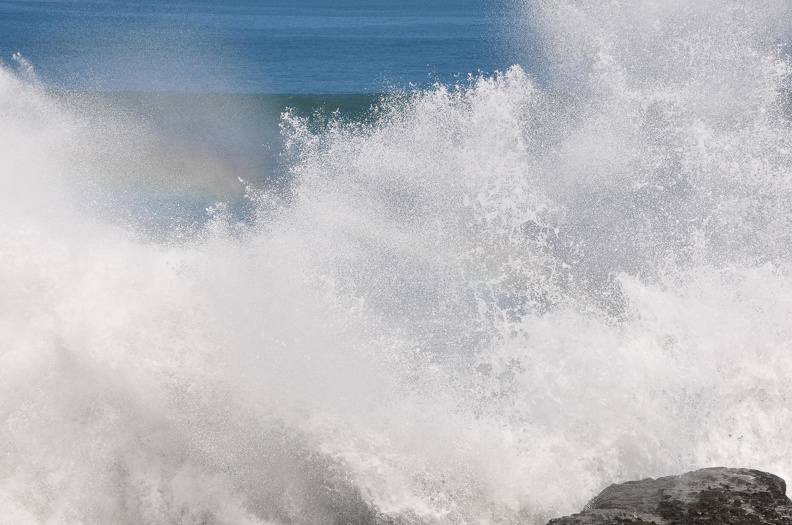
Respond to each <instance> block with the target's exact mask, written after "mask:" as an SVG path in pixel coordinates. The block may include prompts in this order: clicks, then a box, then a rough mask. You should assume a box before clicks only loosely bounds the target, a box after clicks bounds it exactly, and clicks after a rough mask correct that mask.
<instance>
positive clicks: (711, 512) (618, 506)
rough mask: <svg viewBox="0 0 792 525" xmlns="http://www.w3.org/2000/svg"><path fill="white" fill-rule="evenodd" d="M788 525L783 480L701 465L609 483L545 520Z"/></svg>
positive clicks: (564, 523) (590, 524) (605, 524)
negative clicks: (573, 510) (573, 509)
mask: <svg viewBox="0 0 792 525" xmlns="http://www.w3.org/2000/svg"><path fill="white" fill-rule="evenodd" d="M617 524H618V525H765V524H767V525H771V524H772V525H792V501H790V500H789V498H787V497H786V484H785V483H784V480H783V479H781V478H779V477H778V476H774V475H773V474H768V473H766V472H761V471H758V470H749V469H733V468H706V469H702V470H697V471H695V472H689V473H687V474H683V475H681V476H668V477H665V478H658V479H651V478H649V479H644V480H641V481H629V482H627V483H622V484H620V485H611V486H610V487H608V488H606V489H605V490H603V491H602V493H600V495H599V496H597V497H596V498H594V499H593V500H591V501H590V502H589V503H588V505H586V507H585V509H584V510H583V512H581V513H580V514H574V515H572V516H566V517H564V518H558V519H554V520H551V521H550V523H549V524H548V525H617Z"/></svg>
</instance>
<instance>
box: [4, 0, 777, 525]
mask: <svg viewBox="0 0 792 525" xmlns="http://www.w3.org/2000/svg"><path fill="white" fill-rule="evenodd" d="M782 4H783V3H782V2H775V3H773V2H764V3H756V2H752V3H749V2H737V1H725V0H722V1H721V0H711V1H707V2H702V3H697V4H696V5H695V6H692V5H689V4H688V3H685V2H674V1H670V0H669V1H665V2H648V1H647V2H638V3H629V4H628V3H618V2H616V3H614V2H594V1H589V2H572V1H561V0H558V1H552V2H550V1H548V2H536V3H532V4H531V5H530V8H529V12H530V16H531V19H530V20H531V25H532V27H536V28H539V29H541V33H540V37H541V42H542V45H543V49H544V51H545V59H546V63H547V65H548V68H550V69H549V70H548V74H547V75H546V77H545V80H544V81H543V82H542V83H541V84H537V82H536V81H534V80H533V79H532V78H531V77H530V76H529V75H528V74H526V73H525V72H524V71H523V70H522V69H520V68H519V67H514V68H512V69H510V70H508V71H506V72H503V73H502V74H497V75H494V76H492V77H482V78H473V79H471V80H470V82H469V83H466V84H460V85H459V86H455V87H446V86H438V87H436V88H435V89H432V90H426V91H419V92H415V93H412V94H406V95H404V96H394V97H393V98H392V99H390V100H385V101H384V102H383V104H382V107H380V108H379V110H378V113H377V115H376V118H371V119H367V120H366V121H364V122H357V123H348V122H342V121H338V122H330V123H328V125H327V126H325V127H323V128H322V129H319V130H316V129H315V126H313V125H311V124H310V123H308V122H307V121H305V120H304V119H302V118H301V117H300V116H299V115H296V114H294V113H293V112H292V113H287V114H286V115H284V118H283V128H284V135H285V141H286V144H287V148H288V150H287V152H286V155H287V156H288V158H289V159H290V160H289V166H288V168H289V174H290V177H291V179H290V183H289V185H288V187H286V188H279V189H278V190H272V189H265V188H259V187H257V186H256V184H254V183H247V184H245V183H244V182H240V183H237V182H236V181H237V179H236V178H235V177H233V176H232V175H233V174H232V173H227V171H226V170H223V169H215V168H216V166H218V164H211V163H209V164H206V163H205V164H202V163H196V162H185V161H184V159H185V156H184V155H182V154H181V153H175V154H174V156H175V158H174V156H171V155H170V154H169V150H168V149H167V148H157V143H158V141H157V135H156V134H154V133H153V132H152V131H151V130H150V129H148V128H147V126H146V125H145V123H144V122H140V121H138V120H136V119H135V118H134V116H130V115H124V114H121V113H116V112H114V111H113V108H112V107H108V108H105V109H106V111H104V110H103V111H98V112H96V111H95V112H92V113H91V114H90V115H85V113H84V112H83V111H82V110H80V108H79V107H76V106H75V105H74V104H73V103H70V102H68V101H64V99H63V98H62V97H59V96H58V95H55V94H51V93H48V92H46V91H45V90H44V89H43V88H42V87H41V86H39V85H37V84H36V82H33V81H30V80H29V79H28V80H23V79H22V78H20V75H18V74H15V73H13V72H12V71H10V70H9V69H2V70H0V119H2V126H0V137H1V138H2V140H0V190H2V194H3V196H4V197H5V198H4V206H3V208H2V211H1V212H0V213H2V215H0V217H1V218H2V221H0V309H1V310H2V316H0V451H2V452H3V453H2V454H0V472H3V476H2V479H1V480H0V511H1V512H0V515H2V516H3V518H0V521H1V520H3V519H4V520H6V521H7V522H8V523H15V524H16V523H48V522H49V523H109V522H114V523H227V524H237V523H250V524H254V523H255V524H258V523H284V524H285V523H348V522H354V523H377V522H388V521H389V520H395V521H397V522H404V523H494V522H498V523H517V522H521V523H542V522H543V521H544V520H546V519H547V518H549V517H552V516H556V515H561V514H565V513H569V512H572V511H574V510H576V509H578V508H580V507H581V506H582V504H583V503H584V502H585V501H587V500H588V499H589V498H590V497H591V496H592V495H593V494H594V493H596V492H597V491H598V490H600V489H601V488H602V487H603V486H605V485H607V484H609V483H611V482H615V481H620V480H624V479H631V478H637V477H644V476H657V475H664V474H670V473H676V472H679V471H681V470H687V469H691V468H695V467H704V466H710V465H715V464H730V465H739V466H746V467H755V468H762V469H766V470H770V471H773V472H775V473H778V474H779V475H781V476H783V477H787V478H788V479H789V478H790V474H792V465H790V463H789V460H788V457H789V446H788V439H787V435H788V430H789V428H790V426H792V420H790V417H792V414H790V410H789V408H788V404H789V399H790V396H792V388H791V387H790V386H789V381H788V377H789V376H790V373H792V353H790V352H792V348H790V341H792V333H791V332H792V325H790V323H789V319H790V315H792V293H790V289H792V288H790V284H792V283H790V279H792V276H790V267H789V262H790V261H789V248H788V246H789V238H788V237H789V233H788V232H789V231H790V228H789V226H790V224H789V221H790V218H791V217H792V214H790V212H789V203H790V197H791V196H790V191H791V190H792V184H791V183H790V180H789V176H788V174H789V173H790V172H792V171H791V170H790V168H792V166H790V162H792V161H791V160H790V155H791V154H792V145H790V138H792V133H790V131H791V130H790V127H789V121H788V109H787V94H788V93H787V82H788V78H787V76H788V71H789V64H788V59H787V57H786V55H785V54H784V49H783V48H781V47H779V46H778V43H779V42H780V39H781V38H782V36H783V35H784V34H785V33H784V31H786V29H787V28H788V25H789V21H790V20H789V13H788V12H787V10H788V8H787V7H786V6H785V5H782ZM25 74H26V75H29V74H30V73H29V72H28V73H25ZM565 87H566V88H567V89H564V88H565ZM152 148H153V149H152ZM152 151H156V155H152V154H151V152H152ZM186 158H188V159H189V158H190V156H189V155H187V156H186ZM119 159H122V160H123V162H119ZM158 166H161V167H162V169H158ZM207 166H208V167H207ZM220 166H222V164H220ZM195 180H200V181H209V182H206V183H203V182H200V183H198V185H199V186H201V187H203V188H206V187H210V188H214V190H215V191H216V193H217V195H218V200H224V198H228V195H229V194H232V195H241V194H243V193H245V192H246V194H247V199H248V200H249V202H250V203H251V206H250V208H249V209H252V210H254V212H253V213H252V214H248V215H245V216H240V215H238V214H236V213H235V212H234V211H233V210H232V209H230V208H229V207H228V206H224V205H222V204H219V205H212V206H211V207H210V210H209V211H208V212H207V215H206V217H205V218H203V219H202V220H201V221H199V222H198V223H195V224H191V226H190V227H189V228H183V225H182V224H179V223H178V222H177V223H175V224H174V223H168V222H167V221H162V220H156V221H154V224H155V227H153V228H152V227H151V225H150V224H151V216H150V214H151V213H153V212H151V211H150V210H149V211H147V209H148V208H146V207H145V206H142V207H138V206H136V207H134V208H130V207H129V204H128V203H129V200H128V199H124V198H118V195H119V194H121V195H123V194H124V193H125V192H129V191H135V192H137V194H139V195H141V196H143V197H145V196H146V195H149V196H152V199H154V197H156V198H157V199H160V198H161V197H162V195H163V194H164V195H166V196H168V195H170V196H172V198H174V199H176V198H178V195H181V194H182V193H183V192H186V191H192V190H191V185H190V181H195ZM211 181H218V182H217V185H213V184H212V183H211ZM231 186H234V187H235V189H234V190H233V192H232V190H230V189H228V188H230V187H231ZM246 186H247V189H246ZM136 202H138V201H136ZM143 202H145V198H143ZM146 225H148V226H146ZM158 228H159V229H165V231H164V232H162V231H156V230H157V229H158ZM169 228H170V229H171V231H168V229H169Z"/></svg>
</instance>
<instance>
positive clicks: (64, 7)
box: [0, 0, 513, 94]
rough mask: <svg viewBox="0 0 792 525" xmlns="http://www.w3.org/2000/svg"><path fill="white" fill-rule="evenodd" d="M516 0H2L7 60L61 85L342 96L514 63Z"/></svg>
mask: <svg viewBox="0 0 792 525" xmlns="http://www.w3.org/2000/svg"><path fill="white" fill-rule="evenodd" d="M503 2H505V0H490V1H486V0H426V1H418V0H401V1H398V2H394V1H390V0H388V1H386V0H343V1H333V2H330V1H324V0H268V1H250V0H231V1H227V2H218V1H209V0H196V1H190V2H185V1H173V0H167V1H163V2H154V1H143V0H136V1H124V2H121V1H108V0H104V1H97V0H61V1H41V0H6V1H0V59H1V60H4V61H6V62H8V61H9V60H10V58H11V56H12V55H13V54H14V53H20V54H21V55H22V56H23V57H25V58H26V59H27V60H28V61H30V62H31V63H32V64H33V66H34V67H35V69H36V71H37V73H38V75H39V77H40V78H41V79H42V80H43V81H44V82H45V84H47V85H48V86H52V87H55V88H60V89H72V90H86V91H146V92H162V91H167V92H190V93H206V92H213V93H270V94H341V93H372V92H383V91H388V90H390V89H393V88H404V87H409V86H418V87H422V86H427V85H430V84H432V83H435V82H442V83H454V82H456V81H458V80H459V79H460V78H461V79H465V78H466V77H467V76H468V75H470V74H474V75H475V74H477V73H478V72H484V73H491V72H493V71H495V70H503V69H505V68H507V67H509V66H510V65H511V64H512V62H513V60H512V57H510V56H509V53H508V50H507V48H508V46H507V45H506V42H505V40H504V38H503V34H505V32H504V27H506V26H508V25H509V24H510V19H509V16H510V15H509V14H508V10H507V9H506V6H505V5H504V4H503Z"/></svg>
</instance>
